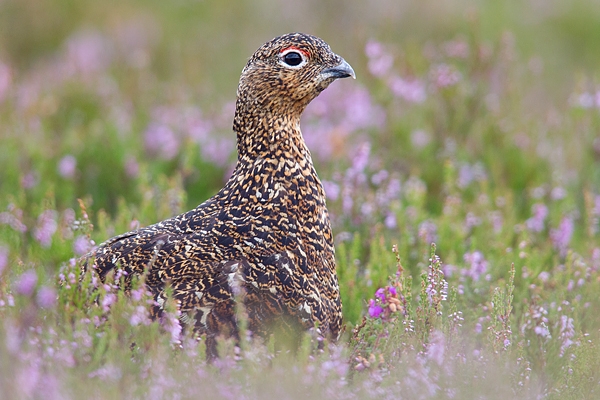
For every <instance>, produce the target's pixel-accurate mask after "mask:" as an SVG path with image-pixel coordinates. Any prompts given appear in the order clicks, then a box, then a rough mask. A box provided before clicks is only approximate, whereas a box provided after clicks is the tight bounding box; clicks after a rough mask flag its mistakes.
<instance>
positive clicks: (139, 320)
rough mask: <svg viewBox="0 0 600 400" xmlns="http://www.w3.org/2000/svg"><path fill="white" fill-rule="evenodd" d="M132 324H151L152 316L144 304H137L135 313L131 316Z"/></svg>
mask: <svg viewBox="0 0 600 400" xmlns="http://www.w3.org/2000/svg"><path fill="white" fill-rule="evenodd" d="M129 323H130V324H131V326H138V325H140V324H143V325H149V324H150V318H149V317H148V308H147V307H144V306H137V307H136V308H135V311H134V313H133V314H132V315H131V317H130V318H129Z"/></svg>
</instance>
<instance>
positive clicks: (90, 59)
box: [66, 30, 111, 74]
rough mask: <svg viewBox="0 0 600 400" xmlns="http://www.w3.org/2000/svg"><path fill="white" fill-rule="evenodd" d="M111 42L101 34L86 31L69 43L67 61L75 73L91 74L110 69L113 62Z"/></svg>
mask: <svg viewBox="0 0 600 400" xmlns="http://www.w3.org/2000/svg"><path fill="white" fill-rule="evenodd" d="M110 50H111V49H110V43H109V41H108V40H107V39H106V38H105V37H104V36H103V35H102V34H101V33H99V32H97V31H92V30H84V31H80V32H77V33H75V34H74V35H72V36H71V37H70V38H69V39H68V41H67V49H66V53H67V60H68V62H69V67H70V68H72V71H73V72H79V73H83V74H89V73H92V72H96V71H99V70H103V69H105V68H107V67H108V65H109V64H110V62H111V51H110Z"/></svg>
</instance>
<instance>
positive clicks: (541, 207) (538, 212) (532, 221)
mask: <svg viewBox="0 0 600 400" xmlns="http://www.w3.org/2000/svg"><path fill="white" fill-rule="evenodd" d="M531 210H532V212H533V216H532V217H531V218H529V219H528V220H527V221H525V225H526V226H527V229H529V230H530V231H532V232H541V231H543V230H544V221H546V217H547V216H548V207H546V205H545V204H543V203H536V204H534V205H533V206H532V207H531Z"/></svg>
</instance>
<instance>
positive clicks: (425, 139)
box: [410, 129, 431, 149]
mask: <svg viewBox="0 0 600 400" xmlns="http://www.w3.org/2000/svg"><path fill="white" fill-rule="evenodd" d="M410 141H411V142H412V145H413V146H414V147H415V148H417V149H422V148H423V147H425V146H427V145H428V144H429V143H431V135H430V134H429V132H427V131H425V130H423V129H417V130H414V131H412V133H411V134H410Z"/></svg>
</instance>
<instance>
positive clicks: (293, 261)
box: [89, 33, 355, 358]
mask: <svg viewBox="0 0 600 400" xmlns="http://www.w3.org/2000/svg"><path fill="white" fill-rule="evenodd" d="M350 76H351V77H355V75H354V71H353V70H352V67H350V65H349V64H348V63H347V62H346V61H344V59H343V58H342V57H340V56H338V55H336V54H334V53H333V52H332V51H331V49H330V47H329V45H328V44H327V43H325V42H324V41H323V40H321V39H319V38H317V37H314V36H311V35H307V34H303V33H290V34H287V35H283V36H280V37H277V38H275V39H273V40H271V41H269V42H267V43H265V44H264V45H262V46H261V47H260V48H259V49H258V50H257V51H256V52H255V53H254V55H253V56H252V57H251V58H250V60H249V61H248V63H247V64H246V67H245V68H244V69H243V71H242V75H241V78H240V82H239V86H238V91H237V102H236V110H235V116H234V120H233V129H234V130H235V132H236V133H237V151H238V159H237V165H236V167H235V170H234V171H233V174H232V176H231V178H229V180H228V181H227V183H226V184H225V187H223V188H222V189H221V190H220V191H219V192H218V193H217V194H216V195H215V196H214V197H212V198H210V199H208V200H207V201H205V202H204V203H202V204H200V205H199V206H198V207H196V208H195V209H193V210H191V211H188V212H186V213H184V214H181V215H178V216H175V217H173V218H170V219H167V220H165V221H162V222H159V223H157V224H154V225H151V226H148V227H145V228H141V229H138V230H135V231H132V232H128V233H125V234H123V235H120V236H116V237H114V238H112V239H109V240H108V241H106V242H104V243H103V244H101V245H100V246H99V247H98V248H97V249H96V250H95V251H94V252H92V253H91V254H90V255H89V259H94V263H93V268H94V269H95V270H96V271H97V273H98V274H99V275H100V277H101V278H102V279H104V277H105V276H106V274H107V273H108V272H109V271H111V270H113V269H123V270H124V272H126V274H125V276H127V277H131V276H133V275H135V274H146V279H145V282H146V285H147V287H148V289H149V291H150V292H151V294H152V296H153V297H154V300H155V306H154V307H153V309H152V315H153V316H154V317H159V316H160V315H161V313H162V306H163V304H164V302H165V297H166V296H167V294H166V293H167V292H168V293H170V295H171V296H172V297H173V298H174V300H175V302H176V304H177V307H178V308H179V311H180V312H181V317H180V318H181V321H182V322H184V323H185V324H187V325H192V328H193V329H194V331H195V332H197V333H199V334H205V335H206V342H207V356H208V357H209V358H210V357H214V356H216V338H217V337H218V336H219V335H223V336H237V334H238V333H237V323H236V311H235V308H236V307H235V303H236V301H243V304H244V306H245V309H246V312H247V315H248V329H250V330H251V331H252V332H254V333H256V334H259V335H265V334H268V333H269V332H270V331H271V329H272V328H273V326H274V325H281V326H283V327H284V328H287V329H290V330H291V329H294V326H298V325H299V326H302V327H304V328H305V329H309V328H312V327H317V329H318V332H319V333H320V334H321V335H323V336H326V337H332V338H334V339H335V338H337V336H338V335H339V333H340V329H341V324H342V305H341V302H340V291H339V285H338V279H337V275H336V266H335V258H334V247H333V237H332V233H331V225H330V222H329V215H328V212H327V208H326V205H325V192H324V191H323V186H322V185H321V182H320V180H319V177H318V176H317V173H316V171H315V169H314V167H313V163H312V159H311V155H310V152H309V150H308V148H307V147H306V144H305V143H304V139H303V138H302V134H301V132H300V115H301V114H302V112H303V111H304V108H305V107H306V106H307V105H308V103H310V101H311V100H313V99H314V98H315V97H316V96H317V95H318V94H319V93H320V92H321V91H323V90H324V89H325V88H327V86H329V84H331V83H332V82H333V81H334V80H336V79H338V78H346V77H350Z"/></svg>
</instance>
